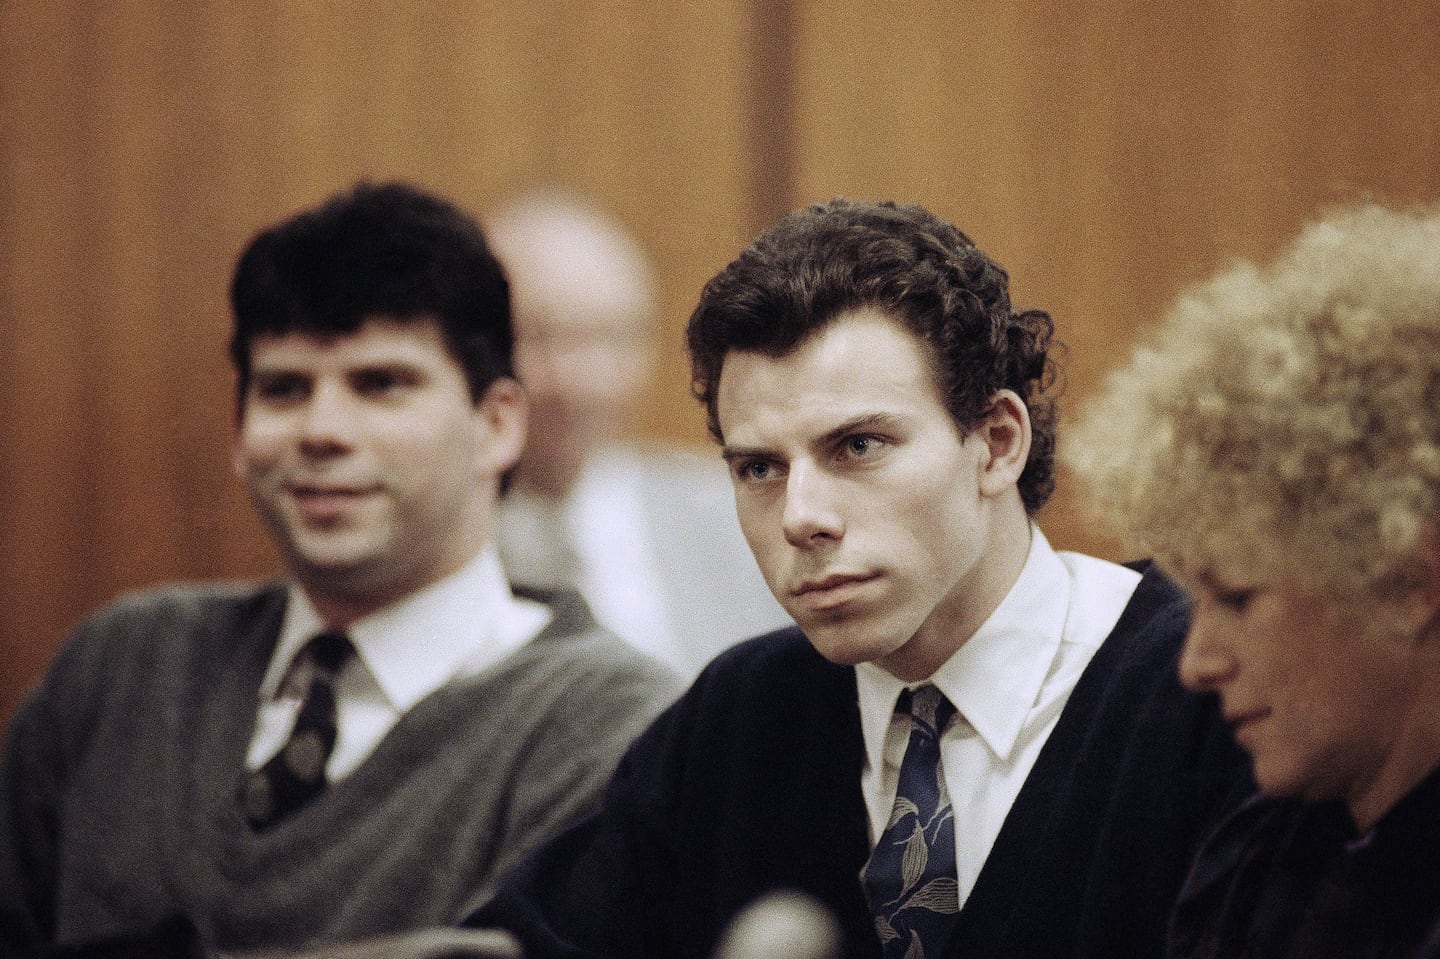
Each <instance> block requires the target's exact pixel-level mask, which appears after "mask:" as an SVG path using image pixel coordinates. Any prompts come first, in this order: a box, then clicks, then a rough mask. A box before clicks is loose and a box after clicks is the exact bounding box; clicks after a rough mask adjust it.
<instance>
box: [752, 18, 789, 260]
mask: <svg viewBox="0 0 1440 959" xmlns="http://www.w3.org/2000/svg"><path fill="white" fill-rule="evenodd" d="M750 28H751V29H750V50H749V54H750V76H751V82H750V117H749V121H750V135H749V148H750V194H751V199H750V216H751V222H750V233H751V235H754V234H756V233H758V232H760V230H762V229H764V228H765V227H767V226H769V225H770V224H772V223H774V222H775V221H776V220H777V219H779V218H780V216H781V215H783V214H784V213H787V212H789V211H790V210H791V209H792V208H793V207H794V206H795V204H796V199H795V42H794V39H795V6H794V3H793V2H792V0H751V2H750Z"/></svg>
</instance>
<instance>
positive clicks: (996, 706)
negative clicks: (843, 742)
mask: <svg viewBox="0 0 1440 959" xmlns="http://www.w3.org/2000/svg"><path fill="white" fill-rule="evenodd" d="M1070 589H1071V582H1070V576H1069V574H1068V572H1067V570H1066V568H1065V564H1064V562H1063V561H1062V560H1061V558H1060V557H1059V555H1058V554H1057V553H1056V552H1055V550H1054V549H1053V548H1052V547H1051V546H1050V542H1049V541H1048V540H1047V539H1046V538H1045V535H1044V534H1043V533H1042V532H1041V531H1040V529H1039V528H1038V527H1035V526H1033V525H1032V526H1031V535H1030V552H1029V555H1028V556H1027V557H1026V559H1025V565H1024V567H1023V568H1022V569H1021V570H1020V576H1019V577H1018V578H1017V579H1016V580H1015V583H1014V585H1013V586H1011V587H1010V591H1009V592H1008V593H1006V594H1005V598H1004V599H1003V600H1001V602H1000V605H999V606H997V607H996V608H995V611H994V612H993V613H991V614H990V616H989V618H988V619H986V620H985V622H984V623H982V624H981V625H980V628H979V629H977V630H976V631H975V634H974V635H973V636H971V637H970V638H969V639H968V640H966V641H965V643H964V644H963V645H961V647H960V648H959V649H958V650H956V651H955V653H954V655H952V656H951V657H950V658H949V659H948V660H946V661H945V662H944V663H943V664H942V665H941V666H940V668H939V669H938V670H936V671H935V674H934V675H933V676H931V677H930V679H929V680H927V682H931V683H934V684H935V685H936V686H938V687H939V688H940V691H941V692H942V693H944V694H945V696H946V698H948V699H949V700H950V702H952V703H953V704H954V705H955V708H956V709H957V710H958V711H959V713H960V715H961V716H963V717H964V718H965V719H966V721H968V722H969V723H970V725H971V726H973V727H974V728H975V731H976V732H977V733H979V735H980V737H981V738H982V739H983V740H984V741H985V744H986V746H988V747H989V749H990V751H991V752H992V753H993V754H994V755H995V756H996V758H997V759H998V760H1000V761H1002V762H1003V761H1004V760H1005V759H1006V758H1007V757H1008V756H1009V755H1010V754H1011V751H1012V750H1013V749H1014V747H1015V743H1016V741H1017V739H1018V738H1019V735H1020V732H1021V729H1022V728H1023V727H1024V725H1025V721H1026V718H1027V717H1028V715H1029V713H1030V711H1031V709H1032V708H1033V706H1034V705H1035V703H1036V701H1037V700H1038V699H1039V696H1040V690H1041V687H1042V686H1043V685H1044V683H1045V678H1046V676H1048V675H1049V673H1050V669H1051V666H1052V664H1053V663H1054V661H1055V658H1056V654H1057V652H1058V651H1059V649H1060V641H1061V638H1062V637H1063V636H1064V634H1065V618H1066V613H1067V610H1068V608H1069V605H1070ZM1102 638H1103V637H1102ZM855 678H856V684H857V689H858V693H859V701H860V722H861V729H862V731H863V732H864V736H865V752H866V754H867V756H868V757H869V759H870V762H871V764H872V765H875V764H879V763H881V762H882V761H883V749H884V744H885V734H886V731H887V730H888V729H889V726H890V718H891V714H892V713H893V712H894V709H895V700H896V698H897V697H898V696H899V695H900V690H902V689H904V688H905V687H906V686H907V685H908V686H910V687H912V688H913V687H915V686H919V685H921V683H908V684H907V683H905V682H903V681H902V680H900V679H897V678H896V677H895V676H893V675H891V674H890V673H888V672H886V671H885V670H884V669H882V668H881V667H879V666H877V665H875V664H874V663H861V664H860V665H858V666H857V667H856V668H855ZM997 691H999V694H997Z"/></svg>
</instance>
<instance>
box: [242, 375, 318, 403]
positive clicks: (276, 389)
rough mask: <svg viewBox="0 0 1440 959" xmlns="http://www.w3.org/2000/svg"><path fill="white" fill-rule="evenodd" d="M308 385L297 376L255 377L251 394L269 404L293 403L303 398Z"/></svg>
mask: <svg viewBox="0 0 1440 959" xmlns="http://www.w3.org/2000/svg"><path fill="white" fill-rule="evenodd" d="M307 389H308V384H307V383H306V382H305V380H304V378H303V377H299V376H262V377H257V378H256V379H255V381H254V385H253V386H252V387H251V392H252V393H253V394H254V395H255V397H256V398H258V399H262V400H266V401H267V402H271V403H285V402H294V401H296V400H301V399H304V398H305V394H306V390H307Z"/></svg>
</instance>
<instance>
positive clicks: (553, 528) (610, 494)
mask: <svg viewBox="0 0 1440 959" xmlns="http://www.w3.org/2000/svg"><path fill="white" fill-rule="evenodd" d="M644 468H645V466H644V463H643V461H641V460H640V459H638V458H637V457H634V456H630V457H626V456H622V455H619V454H608V453H607V454H601V455H596V456H593V457H591V458H590V459H589V460H588V461H587V462H586V464H585V467H584V469H583V470H582V471H581V474H580V477H579V479H577V480H576V482H575V487H574V489H573V490H571V492H570V495H569V496H567V497H566V498H565V499H564V500H563V501H560V502H552V501H547V500H546V499H544V498H542V497H538V496H535V495H533V494H530V493H527V492H526V491H525V490H524V489H522V488H517V489H513V490H511V491H510V492H509V493H508V494H507V495H506V497H505V499H504V500H502V501H501V506H500V516H501V519H500V522H501V523H502V524H503V526H502V531H501V535H502V537H503V538H504V548H505V550H506V552H505V556H506V561H507V563H509V564H510V565H511V566H513V569H512V572H513V573H514V574H515V575H516V577H517V581H518V582H534V583H537V584H541V585H555V584H564V585H569V586H573V587H574V588H576V589H578V590H579V591H580V593H581V595H583V596H584V597H585V601H586V602H587V603H588V604H589V605H590V608H591V609H592V610H593V611H594V614H595V618H596V619H598V620H599V621H600V622H601V623H602V624H604V625H605V627H606V628H608V629H609V630H611V631H612V632H614V633H615V634H617V635H619V636H620V637H622V638H623V639H624V640H625V641H626V642H627V643H629V644H630V645H632V646H634V647H635V648H636V649H639V650H641V651H642V652H645V653H649V654H650V655H651V656H654V657H655V658H656V659H659V660H661V661H662V662H665V663H668V664H670V665H671V666H673V667H675V668H677V669H681V668H685V664H686V653H685V650H684V644H683V642H682V641H681V639H680V637H679V635H678V634H677V632H676V629H675V624H674V623H673V622H671V618H670V615H669V612H668V611H667V609H666V607H665V599H664V596H665V591H664V589H663V588H662V583H661V578H660V573H659V571H658V570H657V569H656V568H655V558H656V555H657V551H656V549H655V545H654V544H653V543H651V542H650V536H651V533H650V531H649V521H648V519H647V516H646V508H645V501H644V494H643V490H642V488H641V484H640V470H642V469H644Z"/></svg>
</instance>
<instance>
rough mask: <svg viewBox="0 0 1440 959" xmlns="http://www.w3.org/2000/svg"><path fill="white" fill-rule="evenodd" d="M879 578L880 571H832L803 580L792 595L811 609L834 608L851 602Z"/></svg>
mask: <svg viewBox="0 0 1440 959" xmlns="http://www.w3.org/2000/svg"><path fill="white" fill-rule="evenodd" d="M879 578H880V574H879V573H832V574H831V575H829V576H824V577H820V578H817V579H807V580H805V581H803V582H802V583H801V584H800V585H799V586H797V587H795V588H794V589H792V590H791V591H790V595H791V596H793V597H795V598H796V599H798V600H800V601H801V602H802V603H804V604H805V605H806V606H808V607H810V608H811V609H817V610H821V609H833V608H835V607H837V606H841V605H844V604H845V603H848V602H850V601H851V600H852V599H854V598H855V597H856V595H858V594H859V593H861V592H862V591H863V590H864V589H865V587H866V586H867V585H869V584H870V583H873V582H875V580H877V579H879Z"/></svg>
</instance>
